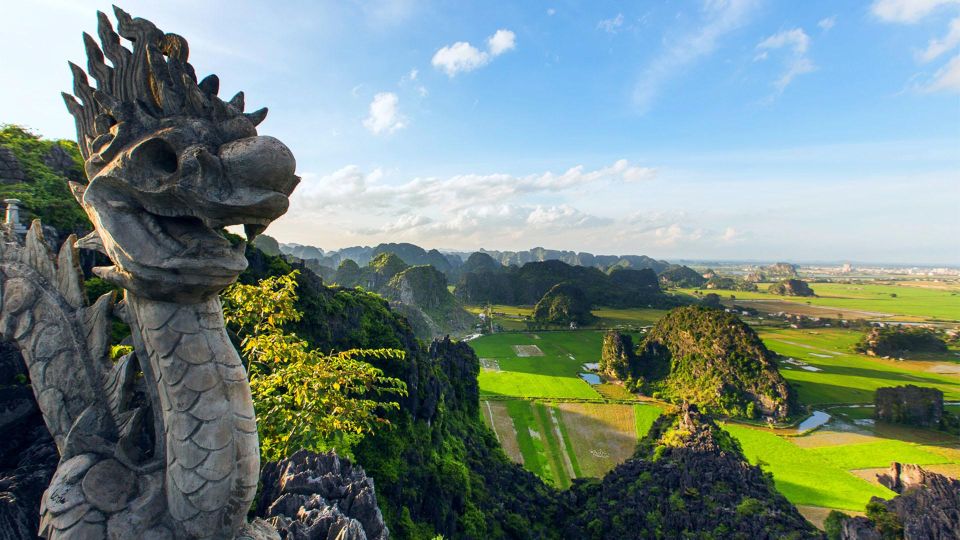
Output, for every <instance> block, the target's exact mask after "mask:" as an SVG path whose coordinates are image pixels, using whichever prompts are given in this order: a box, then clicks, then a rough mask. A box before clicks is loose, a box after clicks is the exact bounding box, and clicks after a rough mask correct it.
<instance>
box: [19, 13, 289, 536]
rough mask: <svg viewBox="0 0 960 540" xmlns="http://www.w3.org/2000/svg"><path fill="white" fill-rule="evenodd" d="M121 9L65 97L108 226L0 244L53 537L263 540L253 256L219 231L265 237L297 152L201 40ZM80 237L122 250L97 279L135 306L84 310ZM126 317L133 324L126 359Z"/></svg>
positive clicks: (90, 204) (93, 216) (98, 305)
mask: <svg viewBox="0 0 960 540" xmlns="http://www.w3.org/2000/svg"><path fill="white" fill-rule="evenodd" d="M115 14H116V17H117V21H118V24H117V28H116V31H115V30H114V29H113V27H112V25H111V23H110V21H109V19H108V18H107V16H106V15H104V14H103V13H98V17H99V28H98V34H99V38H100V45H98V44H97V43H96V41H95V40H94V39H93V38H92V37H91V36H90V35H88V34H84V42H85V45H86V53H87V57H88V62H89V64H88V70H87V71H88V72H89V74H90V76H91V77H92V78H93V79H95V81H96V83H95V86H96V88H94V87H92V86H91V85H90V84H89V82H88V79H87V75H86V74H85V73H84V72H83V70H82V69H80V68H79V67H77V66H76V65H73V64H71V65H70V67H71V69H72V71H73V77H74V88H73V93H74V95H75V96H76V98H75V97H73V96H70V95H68V94H64V100H65V102H66V104H67V108H68V109H69V111H70V113H71V114H72V115H73V117H74V119H75V121H76V125H77V142H78V143H79V147H80V152H81V154H82V156H83V158H84V168H85V172H86V175H87V178H88V179H89V182H88V183H87V184H86V185H81V184H78V183H71V189H72V191H73V193H74V194H75V196H76V197H77V200H79V201H80V204H81V205H82V206H83V208H84V210H85V211H86V213H87V215H88V216H89V218H90V221H91V222H92V223H93V225H94V231H93V233H91V234H90V235H88V236H86V237H84V238H82V239H80V240H77V239H76V237H71V238H69V239H68V240H67V242H66V243H65V244H64V245H63V247H62V248H61V249H60V251H59V254H58V255H56V256H53V255H52V254H51V253H50V251H49V248H48V247H47V246H46V243H45V241H44V239H43V235H42V232H41V228H40V225H39V222H35V223H34V225H33V227H32V228H31V229H30V231H29V232H28V233H27V236H26V238H25V241H24V243H23V245H20V244H19V243H18V242H15V241H12V240H13V239H12V238H7V239H6V241H5V242H2V243H0V285H2V292H0V303H2V308H3V311H2V315H0V334H2V336H3V337H4V338H5V339H12V340H14V341H16V343H17V344H18V346H19V347H20V349H21V351H22V353H23V356H24V359H25V360H26V362H27V366H28V369H29V373H30V379H31V383H32V385H33V389H34V393H35V395H36V397H37V401H38V403H39V406H40V409H41V411H42V413H43V416H44V420H45V422H46V424H47V427H48V428H49V430H50V432H51V434H52V435H53V437H54V440H55V441H56V444H57V447H58V449H59V451H60V455H61V460H60V463H59V466H58V469H57V471H56V473H55V475H54V477H53V479H52V481H51V483H50V486H49V488H48V489H47V491H46V493H45V494H44V498H43V502H42V507H41V523H40V532H39V533H40V535H41V536H43V537H45V538H49V539H67V538H71V539H72V538H83V539H87V538H142V539H144V540H148V539H149V540H154V539H157V540H159V539H173V538H177V539H179V538H218V539H219V538H223V539H230V538H242V537H243V538H260V537H262V536H258V535H257V534H255V532H256V531H255V529H256V527H253V526H250V525H247V524H245V516H246V513H247V511H248V509H249V507H250V504H251V502H252V501H253V499H254V496H255V493H256V489H257V479H258V474H259V465H260V463H259V452H258V441H257V429H256V418H255V417H254V409H253V402H252V400H251V395H250V387H249V383H248V381H247V375H246V372H245V370H244V367H243V364H242V363H241V360H240V357H239V356H238V354H237V351H236V349H235V348H234V347H233V345H232V344H231V342H230V339H229V338H228V335H227V333H226V331H225V328H224V320H223V314H222V309H221V304H220V300H219V297H218V293H219V292H220V291H221V290H222V289H223V288H224V287H226V286H228V285H229V284H231V283H233V282H234V281H235V280H236V279H237V277H238V275H239V274H240V272H241V271H243V270H244V268H246V264H247V262H246V259H245V258H244V246H243V244H242V243H241V244H240V245H238V246H231V243H230V242H229V241H228V240H227V239H225V238H224V236H222V235H221V234H220V233H219V232H218V231H219V230H220V229H221V228H223V227H226V226H229V225H244V227H245V229H246V232H247V238H248V240H250V239H252V238H253V237H254V236H255V235H256V234H257V233H259V232H261V231H262V230H263V229H264V228H265V227H266V226H267V225H268V224H269V223H270V222H271V221H273V220H274V219H276V218H278V217H279V216H281V215H282V214H283V213H284V212H286V210H287V206H288V196H289V195H290V193H291V192H292V191H293V188H294V187H295V186H296V184H297V183H298V182H299V178H298V177H297V176H296V175H295V174H294V171H295V160H294V157H293V155H292V153H291V152H290V150H289V149H288V148H287V147H286V146H284V145H283V143H281V142H280V141H278V140H276V139H274V138H272V137H266V136H258V135H257V130H256V126H257V125H258V124H259V123H260V122H261V121H262V120H263V119H264V117H265V116H266V109H261V110H259V111H256V112H253V113H249V114H246V113H244V96H243V93H239V94H237V95H236V96H235V97H234V98H233V99H231V100H230V101H222V100H221V99H220V98H219V97H217V93H218V87H219V81H218V79H217V77H216V76H214V75H211V76H208V77H206V78H204V79H203V80H201V81H199V82H198V79H197V76H196V74H195V72H194V69H193V67H192V66H191V65H190V63H188V62H187V57H188V47H187V42H186V40H184V39H183V38H182V37H180V36H178V35H175V34H167V33H164V32H162V31H161V30H159V29H158V28H157V27H156V26H155V25H154V24H153V23H151V22H149V21H147V20H144V19H140V18H132V17H131V16H130V15H128V14H127V13H125V12H123V11H122V10H120V9H117V8H115ZM121 37H122V38H124V39H125V40H127V41H128V42H129V43H130V48H129V49H128V48H126V47H125V46H124V45H122V44H121ZM105 58H106V60H109V64H108V63H107V62H106V61H105ZM78 99H79V101H78ZM78 248H81V249H95V250H98V251H100V252H102V253H103V254H105V255H106V256H107V258H109V259H110V262H111V263H112V265H111V266H107V267H97V268H94V273H95V274H96V275H98V276H100V277H101V278H102V279H104V280H106V281H109V282H110V283H113V284H115V285H118V286H120V287H122V288H123V289H125V295H124V298H123V300H122V301H121V302H119V303H117V304H114V298H113V295H112V294H106V295H104V296H102V297H101V298H100V299H99V300H97V301H96V302H94V303H93V304H92V305H89V306H88V305H86V302H85V300H84V292H83V282H82V274H81V273H80V268H79V264H78V252H77V249H78ZM111 314H116V315H118V316H120V317H121V318H122V319H123V320H124V321H126V322H127V323H128V324H129V325H130V327H131V330H132V341H133V346H134V350H133V352H132V353H130V354H127V355H126V356H124V357H122V358H121V359H120V360H119V361H117V362H113V361H111V360H110V359H109V352H108V350H109V348H110V347H109V340H108V337H107V336H108V332H107V330H108V327H109V325H110V316H111ZM273 534H274V535H275V534H276V533H275V532H274V533H273Z"/></svg>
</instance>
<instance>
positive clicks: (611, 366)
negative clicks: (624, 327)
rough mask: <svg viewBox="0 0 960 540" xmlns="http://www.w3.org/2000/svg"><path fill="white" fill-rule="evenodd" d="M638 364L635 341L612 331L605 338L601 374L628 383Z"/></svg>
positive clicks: (601, 352)
mask: <svg viewBox="0 0 960 540" xmlns="http://www.w3.org/2000/svg"><path fill="white" fill-rule="evenodd" d="M635 363H636V355H635V354H634V345H633V339H632V338H631V337H630V335H629V334H621V333H620V331H619V330H610V331H608V332H607V333H606V334H605V335H604V336H603V346H602V347H601V349H600V373H603V374H604V375H606V376H607V377H611V378H614V379H619V380H621V381H626V380H628V379H630V378H631V376H632V369H633V368H634V365H635Z"/></svg>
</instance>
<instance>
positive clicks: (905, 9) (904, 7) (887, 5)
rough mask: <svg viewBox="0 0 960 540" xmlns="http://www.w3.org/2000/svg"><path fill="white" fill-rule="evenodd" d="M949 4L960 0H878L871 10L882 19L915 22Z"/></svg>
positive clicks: (959, 2) (958, 2)
mask: <svg viewBox="0 0 960 540" xmlns="http://www.w3.org/2000/svg"><path fill="white" fill-rule="evenodd" d="M949 4H960V0H876V1H875V2H874V3H873V5H871V6H870V11H871V12H872V13H873V14H874V16H876V17H877V18H879V19H880V20H882V21H886V22H898V23H915V22H917V21H919V20H920V19H922V18H924V17H926V16H927V15H929V14H930V13H932V12H933V11H934V10H935V9H937V8H939V7H940V6H945V5H949Z"/></svg>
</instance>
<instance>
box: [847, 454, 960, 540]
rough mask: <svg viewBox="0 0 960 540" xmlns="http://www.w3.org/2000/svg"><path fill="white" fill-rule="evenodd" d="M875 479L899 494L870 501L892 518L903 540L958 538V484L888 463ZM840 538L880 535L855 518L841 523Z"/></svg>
mask: <svg viewBox="0 0 960 540" xmlns="http://www.w3.org/2000/svg"><path fill="white" fill-rule="evenodd" d="M877 478H878V480H880V483H881V484H883V485H885V486H886V487H888V488H890V489H891V490H893V491H895V492H897V493H898V494H899V495H897V496H896V497H894V498H893V499H890V500H889V501H883V500H881V499H878V498H877V497H874V498H873V501H874V502H880V503H881V504H883V506H885V507H886V508H887V510H888V511H890V512H891V513H893V514H895V515H896V517H897V518H898V520H899V521H900V523H901V524H902V525H903V538H904V539H905V540H954V539H957V538H960V481H958V480H955V479H953V478H949V477H946V476H944V475H942V474H937V473H933V472H930V471H927V470H924V469H923V468H922V467H920V466H919V465H909V464H900V463H891V464H890V470H889V471H888V472H887V473H886V474H881V475H877ZM842 538H844V539H846V540H874V539H879V538H881V535H880V533H879V532H877V530H876V528H875V526H874V523H873V522H871V521H870V520H869V519H867V518H863V517H856V518H851V519H848V520H846V521H845V522H844V524H843V535H842Z"/></svg>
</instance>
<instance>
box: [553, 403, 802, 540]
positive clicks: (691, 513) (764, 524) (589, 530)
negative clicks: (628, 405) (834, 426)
mask: <svg viewBox="0 0 960 540" xmlns="http://www.w3.org/2000/svg"><path fill="white" fill-rule="evenodd" d="M571 502H572V505H573V507H574V508H575V511H573V512H571V519H570V523H569V525H568V527H567V530H566V531H565V532H566V537H567V538H590V539H597V540H600V539H606V538H705V539H725V538H771V539H772V538H818V537H819V536H820V535H819V532H818V531H816V530H815V529H814V528H813V527H812V526H811V525H810V524H809V523H807V522H806V520H804V519H803V517H802V516H800V514H799V513H798V512H797V510H796V509H795V508H794V507H793V506H792V505H790V503H789V502H787V500H786V499H785V498H784V497H783V495H780V494H779V493H777V491H776V490H775V489H774V488H773V482H772V481H771V479H770V477H769V476H768V475H766V474H764V473H763V472H762V471H761V470H760V468H759V467H754V466H750V465H749V464H748V463H746V460H745V458H744V457H743V453H742V452H741V451H740V447H739V444H738V443H737V441H736V440H735V439H733V438H732V437H731V436H730V435H728V434H727V433H724V432H723V431H722V430H721V429H719V428H718V427H717V426H716V425H715V424H714V423H713V422H712V421H711V420H709V419H707V418H706V417H704V416H702V415H700V414H698V413H697V412H695V411H694V410H690V411H683V412H681V413H679V414H668V415H664V416H662V417H660V418H659V419H658V420H657V421H656V422H655V423H654V425H653V427H652V428H651V429H650V431H649V432H648V434H647V435H646V437H644V439H643V440H642V441H641V442H640V444H639V445H638V447H637V452H636V454H635V456H634V458H633V459H630V460H628V461H627V462H625V463H623V464H621V465H619V466H618V467H617V468H615V469H614V470H613V471H612V472H610V473H609V474H608V475H606V476H605V477H604V478H603V479H602V480H586V481H579V482H577V483H576V484H574V487H573V488H572V489H571Z"/></svg>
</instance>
